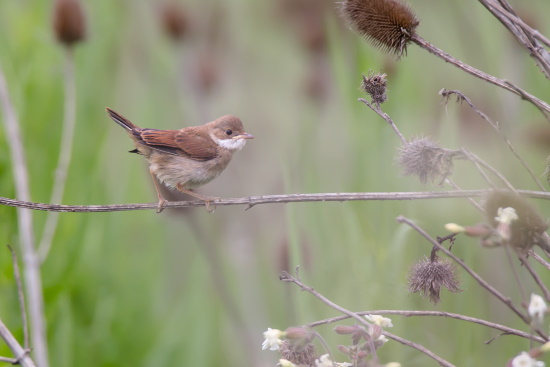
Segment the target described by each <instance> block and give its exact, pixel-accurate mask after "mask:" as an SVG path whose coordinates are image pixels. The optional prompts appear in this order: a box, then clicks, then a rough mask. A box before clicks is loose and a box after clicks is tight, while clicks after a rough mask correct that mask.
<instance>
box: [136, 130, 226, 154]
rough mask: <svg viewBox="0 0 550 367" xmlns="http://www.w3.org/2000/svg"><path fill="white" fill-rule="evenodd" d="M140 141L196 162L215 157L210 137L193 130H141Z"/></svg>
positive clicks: (214, 147)
mask: <svg viewBox="0 0 550 367" xmlns="http://www.w3.org/2000/svg"><path fill="white" fill-rule="evenodd" d="M141 139H142V141H143V143H145V144H146V145H147V146H149V147H151V148H153V149H157V150H160V151H163V152H165V153H169V154H173V155H185V156H188V157H190V158H193V159H195V160H198V161H208V160H210V159H213V158H214V157H216V154H217V149H216V145H215V144H212V140H211V138H210V136H208V135H206V134H202V133H201V131H197V130H195V129H194V128H186V129H184V130H156V129H143V130H142V132H141Z"/></svg>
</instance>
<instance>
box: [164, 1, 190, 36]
mask: <svg viewBox="0 0 550 367" xmlns="http://www.w3.org/2000/svg"><path fill="white" fill-rule="evenodd" d="M160 17H161V22H162V27H163V28H164V32H165V33H166V35H167V36H169V37H170V38H171V39H172V40H173V41H179V40H181V39H182V38H183V37H184V36H185V35H186V33H187V32H188V30H189V19H188V16H187V13H186V12H185V10H184V9H183V8H182V7H181V6H180V5H179V3H176V2H169V3H165V4H164V5H162V7H161V8H160Z"/></svg>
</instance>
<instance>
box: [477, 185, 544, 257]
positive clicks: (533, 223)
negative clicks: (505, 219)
mask: <svg viewBox="0 0 550 367" xmlns="http://www.w3.org/2000/svg"><path fill="white" fill-rule="evenodd" d="M499 208H514V210H515V213H516V214H517V219H516V220H514V221H512V222H511V223H510V224H509V226H510V238H509V243H510V244H511V245H512V246H514V247H516V248H519V249H525V250H529V249H530V248H532V247H533V246H534V245H539V246H541V247H543V248H545V249H547V250H549V249H550V248H549V247H548V244H547V243H546V240H545V239H544V236H543V234H544V232H545V231H546V229H547V228H548V223H547V222H546V221H545V220H544V218H543V217H542V216H541V215H540V214H539V212H538V211H537V209H536V208H535V207H534V206H533V205H532V204H531V203H530V202H528V201H527V199H525V198H523V197H521V196H519V195H517V194H515V193H514V192H511V191H504V190H497V191H493V192H491V193H490V194H489V196H487V198H486V199H485V205H484V209H485V215H486V217H487V218H486V220H487V223H490V224H491V225H493V226H494V227H497V226H498V223H497V221H496V219H495V217H497V216H498V212H499Z"/></svg>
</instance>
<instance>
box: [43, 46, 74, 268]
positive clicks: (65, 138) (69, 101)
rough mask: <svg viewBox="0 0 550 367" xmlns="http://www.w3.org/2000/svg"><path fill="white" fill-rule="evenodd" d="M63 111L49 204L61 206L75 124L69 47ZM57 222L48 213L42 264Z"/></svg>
mask: <svg viewBox="0 0 550 367" xmlns="http://www.w3.org/2000/svg"><path fill="white" fill-rule="evenodd" d="M65 51H66V53H65V70H64V73H65V78H64V79H65V110H64V116H63V132H62V136H61V148H60V150H59V158H58V160H57V168H56V170H55V179H54V184H53V187H52V196H51V199H50V203H51V204H61V201H62V200H63V193H64V191H65V183H66V182H67V172H68V170H69V165H70V164H71V156H72V150H73V140H74V138H73V137H74V129H75V124H76V87H75V77H74V61H73V52H72V51H73V50H72V48H71V47H65ZM58 221H59V213H54V212H50V213H49V214H48V218H47V219H46V224H45V226H44V232H43V233H42V239H41V241H40V245H39V246H38V251H37V252H38V257H39V260H40V263H42V262H44V260H45V259H46V257H47V256H48V253H49V251H50V248H51V246H52V241H53V236H54V235H55V230H56V228H57V222H58Z"/></svg>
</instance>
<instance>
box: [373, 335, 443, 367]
mask: <svg viewBox="0 0 550 367" xmlns="http://www.w3.org/2000/svg"><path fill="white" fill-rule="evenodd" d="M383 333H384V335H385V336H387V337H388V338H390V339H393V340H395V341H397V342H399V343H401V344H403V345H406V346H408V347H411V348H414V349H417V350H419V351H421V352H422V353H424V354H426V355H428V356H430V357H432V358H433V359H435V360H436V361H438V362H439V364H440V365H441V366H449V367H450V366H454V364H452V363H449V362H447V361H446V360H444V359H443V358H441V357H440V356H438V355H437V354H435V353H433V352H432V351H431V350H429V349H427V348H426V347H424V346H423V345H421V344H418V343H414V342H412V341H410V340H407V339H404V338H402V337H400V336H397V335H395V334H392V333H390V332H388V331H385V330H384V332H383Z"/></svg>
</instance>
